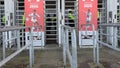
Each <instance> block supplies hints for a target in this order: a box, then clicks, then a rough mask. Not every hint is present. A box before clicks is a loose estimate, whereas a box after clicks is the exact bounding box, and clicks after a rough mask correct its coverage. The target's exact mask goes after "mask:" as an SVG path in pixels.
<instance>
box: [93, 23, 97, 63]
mask: <svg viewBox="0 0 120 68" xmlns="http://www.w3.org/2000/svg"><path fill="white" fill-rule="evenodd" d="M92 33H93V60H94V63H96V45H95V34H94V25H93V24H92Z"/></svg>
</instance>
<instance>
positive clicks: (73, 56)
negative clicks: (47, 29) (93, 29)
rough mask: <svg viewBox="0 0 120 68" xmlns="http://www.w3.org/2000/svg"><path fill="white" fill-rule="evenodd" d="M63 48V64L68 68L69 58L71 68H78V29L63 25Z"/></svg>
mask: <svg viewBox="0 0 120 68" xmlns="http://www.w3.org/2000/svg"><path fill="white" fill-rule="evenodd" d="M61 27H62V36H63V37H62V46H63V62H64V66H66V58H67V56H68V59H69V63H70V66H71V68H77V42H76V29H75V28H72V27H69V26H65V25H62V26H61ZM69 32H70V33H71V38H72V39H71V43H72V44H71V45H72V51H70V44H69Z"/></svg>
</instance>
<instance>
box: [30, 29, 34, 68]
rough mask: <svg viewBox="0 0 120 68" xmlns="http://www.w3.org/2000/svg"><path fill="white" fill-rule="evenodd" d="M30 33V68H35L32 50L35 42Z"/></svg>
mask: <svg viewBox="0 0 120 68" xmlns="http://www.w3.org/2000/svg"><path fill="white" fill-rule="evenodd" d="M29 32H30V36H29V37H30V42H31V44H30V46H29V61H30V68H33V50H32V45H33V41H32V39H33V38H32V32H31V31H29Z"/></svg>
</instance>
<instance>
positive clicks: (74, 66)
mask: <svg viewBox="0 0 120 68" xmlns="http://www.w3.org/2000/svg"><path fill="white" fill-rule="evenodd" d="M71 38H72V67H71V68H77V42H76V33H75V30H72V32H71Z"/></svg>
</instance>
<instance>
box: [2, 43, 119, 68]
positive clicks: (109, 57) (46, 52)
mask: <svg viewBox="0 0 120 68" xmlns="http://www.w3.org/2000/svg"><path fill="white" fill-rule="evenodd" d="M8 52H10V51H9V50H8ZM28 55H29V53H28V51H27V50H25V51H23V52H22V53H21V54H19V55H18V56H16V57H15V58H14V59H12V60H11V61H9V62H8V63H7V64H6V65H5V66H4V67H3V68H29V57H28ZM92 62H93V55H92V49H91V48H90V49H89V48H84V49H80V48H78V68H94V67H90V64H91V63H92ZM119 62H120V52H116V51H114V50H111V49H109V48H107V47H101V48H100V63H101V64H102V65H103V67H101V68H120V64H119ZM34 68H64V66H63V61H62V48H59V47H58V45H55V44H50V45H47V46H46V47H45V48H44V49H36V50H35V64H34ZM66 68H70V66H69V63H68V62H67V65H66Z"/></svg>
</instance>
